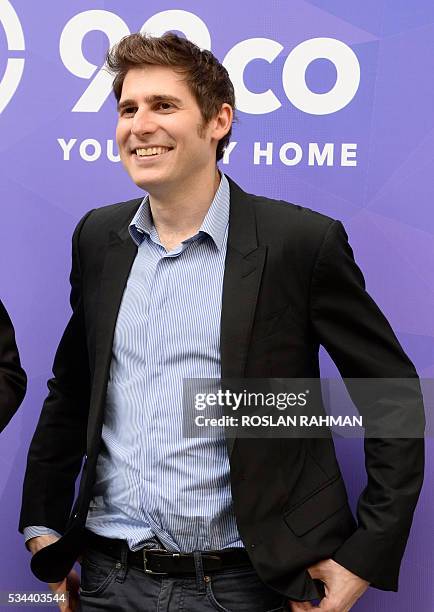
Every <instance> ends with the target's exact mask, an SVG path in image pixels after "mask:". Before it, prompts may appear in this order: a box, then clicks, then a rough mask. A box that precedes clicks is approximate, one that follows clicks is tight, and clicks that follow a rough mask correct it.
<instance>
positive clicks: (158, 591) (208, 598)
mask: <svg viewBox="0 0 434 612" xmlns="http://www.w3.org/2000/svg"><path fill="white" fill-rule="evenodd" d="M126 554H127V551H126V550H125V551H123V558H122V559H121V560H120V561H119V560H116V559H114V558H112V557H109V556H108V555H106V554H104V553H102V552H100V551H96V550H93V549H88V550H87V551H86V552H85V554H84V555H83V560H82V570H81V588H80V606H81V608H80V610H82V612H94V611H95V610H100V611H104V612H110V611H111V612H136V611H137V612H139V611H140V612H142V611H143V612H212V611H214V612H215V610H219V611H220V612H277V611H281V610H288V609H289V608H288V607H287V604H286V598H284V597H283V596H282V595H280V594H279V593H277V592H276V591H273V590H272V589H270V588H268V587H267V586H265V585H264V583H263V582H261V581H260V580H259V578H258V576H257V574H256V572H255V571H254V570H253V569H251V568H243V569H236V570H224V571H219V572H212V573H210V574H209V575H204V571H203V567H202V558H201V556H200V553H194V554H195V565H196V575H195V576H191V577H190V576H188V577H185V576H166V575H164V576H157V575H152V574H146V573H145V572H144V571H142V570H139V569H136V568H132V567H127V565H126Z"/></svg>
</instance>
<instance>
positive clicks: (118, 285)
mask: <svg viewBox="0 0 434 612" xmlns="http://www.w3.org/2000/svg"><path fill="white" fill-rule="evenodd" d="M136 254H137V246H136V245H135V243H134V241H133V240H132V238H131V236H130V235H129V232H128V228H124V229H123V230H122V231H121V232H119V233H118V232H115V231H111V232H110V234H109V242H108V247H107V251H106V256H105V261H104V267H103V272H102V277H101V286H100V291H99V298H98V313H97V316H98V323H97V330H96V345H95V364H96V365H95V374H94V380H93V387H92V398H91V406H92V407H93V410H92V411H91V413H90V415H89V427H88V445H89V444H90V443H92V442H93V441H94V440H95V438H94V435H95V433H94V427H93V426H95V425H96V424H98V423H99V425H100V426H101V424H102V415H103V412H104V411H103V407H104V401H105V395H106V389H107V383H108V377H109V371H110V363H111V357H112V345H113V338H114V331H115V326H116V320H117V317H118V313H119V308H120V305H121V301H122V296H123V293H124V290H125V286H126V283H127V280H128V276H129V273H130V270H131V266H132V264H133V262H134V259H135V257H136Z"/></svg>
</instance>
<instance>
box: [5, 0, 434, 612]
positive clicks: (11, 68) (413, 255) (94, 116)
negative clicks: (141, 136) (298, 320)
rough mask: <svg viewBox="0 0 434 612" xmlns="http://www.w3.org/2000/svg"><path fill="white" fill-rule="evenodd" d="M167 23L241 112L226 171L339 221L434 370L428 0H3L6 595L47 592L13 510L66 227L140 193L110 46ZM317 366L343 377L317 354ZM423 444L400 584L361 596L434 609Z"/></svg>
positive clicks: (424, 366)
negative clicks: (124, 151) (11, 398)
mask: <svg viewBox="0 0 434 612" xmlns="http://www.w3.org/2000/svg"><path fill="white" fill-rule="evenodd" d="M168 30H174V31H177V32H180V33H182V34H183V35H185V36H187V37H188V38H190V39H191V40H192V41H194V42H195V43H197V44H198V45H199V46H200V47H202V48H207V49H211V50H212V52H213V53H214V54H215V55H216V56H217V57H218V58H219V59H220V61H222V62H223V64H224V65H225V66H226V68H227V70H228V71H229V73H230V76H231V79H232V81H233V83H234V86H235V92H236V100H237V109H238V117H239V121H238V122H237V123H236V124H235V125H234V128H233V134H232V141H231V143H230V145H229V147H228V149H227V151H226V154H225V157H224V159H223V160H222V162H220V168H221V170H222V171H223V172H225V173H227V174H228V175H229V176H230V177H232V178H233V179H234V180H235V181H236V182H237V183H238V184H239V185H240V186H241V187H242V188H244V189H245V190H246V191H248V192H250V193H256V194H263V195H266V196H268V197H271V198H276V199H282V200H286V201H289V202H293V203H297V204H301V205H303V206H307V207H309V208H312V209H314V210H317V211H319V212H321V213H325V214H327V215H329V216H331V217H334V218H336V219H340V220H341V221H342V222H343V223H344V225H345V228H346V230H347V233H348V235H349V239H350V243H351V244H352V246H353V249H354V252H355V257H356V260H357V262H358V263H359V265H360V267H361V268H362V270H363V272H364V274H365V278H366V283H367V288H368V291H369V292H370V293H371V295H372V296H373V297H374V299H375V300H376V302H377V303H378V304H379V306H380V307H381V308H382V310H383V312H384V313H385V315H386V316H387V318H388V319H389V321H390V323H391V325H392V327H393V328H394V330H395V332H396V334H397V336H398V338H399V340H400V342H401V343H402V345H403V347H404V349H405V350H406V351H407V352H408V354H409V356H410V357H411V359H412V360H413V361H414V363H415V365H416V367H417V369H418V372H419V374H420V376H421V377H424V378H430V377H433V375H434V332H433V324H432V321H433V312H434V278H433V270H434V248H433V247H434V214H433V201H434V184H433V181H432V157H433V153H432V151H433V149H434V114H433V108H434V81H433V78H432V75H433V57H434V4H433V3H432V1H431V0H419V1H418V2H416V3H411V2H405V1H404V0H395V1H394V2H391V1H390V0H376V1H375V2H374V1H372V0H369V1H365V2H344V1H342V0H310V1H307V0H290V1H288V2H281V1H279V0H274V1H271V2H269V3H268V4H264V3H263V2H259V1H254V2H250V3H249V4H248V5H245V4H243V3H238V4H237V3H233V2H228V1H227V0H221V2H219V3H217V4H209V3H203V2H198V1H193V0H183V1H178V0H174V1H172V2H166V1H165V0H159V1H158V2H157V1H155V0H149V1H148V2H146V3H143V2H133V3H122V2H114V1H104V2H102V1H97V2H90V1H89V0H76V1H75V2H66V1H65V0H60V1H57V2H49V1H48V0H41V1H40V2H35V3H32V2H28V1H26V0H11V1H9V0H0V129H1V139H0V164H1V176H2V180H1V183H0V193H1V199H0V202H1V204H0V206H1V223H0V262H1V265H0V280H1V282H0V287H1V293H0V297H1V299H2V301H3V302H4V304H5V305H6V307H7V309H8V311H9V313H10V315H11V318H12V319H13V322H14V325H15V329H16V335H17V341H18V345H19V349H20V354H21V358H22V363H23V366H24V367H25V369H26V371H27V373H28V376H29V385H28V393H27V396H26V399H25V401H24V403H23V405H22V407H21V408H20V410H19V412H18V413H17V415H16V416H15V417H14V419H13V421H12V422H11V424H10V425H9V427H8V428H7V429H6V430H5V431H4V432H3V434H2V436H1V439H0V458H1V466H2V469H1V472H0V491H1V495H2V497H1V507H2V513H1V515H2V519H1V521H0V533H1V542H2V547H1V549H2V560H1V562H0V566H1V568H2V571H1V573H0V574H1V577H0V590H1V591H2V592H3V593H5V592H14V591H17V592H24V591H40V592H42V591H44V590H46V588H45V585H44V584H43V583H40V582H38V581H37V580H36V579H35V578H34V577H33V576H32V574H31V572H30V569H29V553H28V552H27V550H26V549H25V548H24V544H23V539H22V536H21V535H20V534H18V532H17V523H18V514H19V507H20V500H21V487H22V480H23V474H24V468H25V460H26V454H27V449H28V445H29V442H30V439H31V436H32V434H33V431H34V429H35V425H36V422H37V419H38V416H39V413H40V409H41V406H42V402H43V399H44V397H45V395H46V392H47V390H46V380H47V379H48V378H49V376H50V370H51V365H52V361H53V357H54V353H55V350H56V347H57V344H58V342H59V339H60V336H61V334H62V331H63V328H64V326H65V324H66V322H67V320H68V317H69V304H68V299H69V282H68V275H69V269H70V251H71V235H72V232H73V229H74V227H75V225H76V223H77V222H78V220H79V219H80V218H81V217H82V215H83V214H84V213H85V212H86V211H88V210H90V209H91V208H95V207H99V206H102V205H106V204H110V203H114V202H118V201H122V200H127V199H129V198H133V197H138V196H140V195H141V192H140V190H139V189H138V187H136V186H135V185H134V184H133V183H132V182H131V180H130V179H129V177H128V176H127V174H126V173H125V171H124V169H123V168H122V165H121V163H120V161H119V155H118V151H117V147H116V142H115V127H116V121H117V114H116V104H115V100H114V97H113V94H112V93H111V77H110V75H109V74H108V73H107V71H105V70H104V67H103V64H104V56H105V53H106V50H107V48H108V47H109V46H110V45H112V44H114V43H116V42H117V41H118V40H119V39H120V38H121V37H123V36H125V35H127V34H129V33H130V32H136V31H143V32H149V33H152V34H154V35H161V34H163V33H164V32H166V31H168ZM431 145H433V146H431ZM322 371H323V374H324V375H330V376H331V375H336V370H335V367H334V365H333V363H332V362H331V360H330V358H329V357H328V356H327V355H326V354H325V353H324V354H323V355H322ZM427 446H428V452H427V466H428V467H427V474H426V479H425V485H424V489H423V491H422V495H421V499H420V503H419V505H418V508H417V511H416V515H415V521H414V525H413V529H412V532H411V536H410V540H409V543H408V546H407V550H406V554H405V557H404V561H403V565H402V570H401V578H400V591H399V593H398V594H396V593H384V592H380V591H377V590H373V589H372V590H370V591H369V592H367V594H366V595H365V596H364V597H363V599H362V600H361V601H360V602H359V604H358V605H357V609H358V610H364V611H369V612H373V611H374V610H378V611H380V610H386V609H387V610H389V609H390V610H392V609H393V610H395V612H404V611H405V612H408V610H418V611H422V610H423V611H426V612H428V611H429V610H433V609H434V608H433V604H432V602H433V601H434V593H433V581H432V577H431V568H432V565H433V552H432V550H433V548H434V547H433V546H432V533H433V519H432V493H431V491H432V490H433V484H434V483H433V470H432V462H433V458H434V449H433V445H432V440H431V439H428V440H427ZM337 450H338V455H339V459H340V462H341V466H342V469H343V473H344V477H345V480H346V484H347V488H348V491H349V495H350V499H351V503H352V506H353V508H355V504H356V501H357V497H358V495H359V493H360V491H361V489H362V488H363V487H364V486H365V480H366V478H365V472H364V464H363V445H362V441H361V440H360V439H359V440H356V439H352V440H351V439H347V440H337ZM430 467H431V469H430ZM428 535H429V536H430V537H431V542H428V539H427V536H428ZM373 554H375V551H373ZM24 609H29V608H28V606H25V607H23V610H24ZM47 609H48V608H47Z"/></svg>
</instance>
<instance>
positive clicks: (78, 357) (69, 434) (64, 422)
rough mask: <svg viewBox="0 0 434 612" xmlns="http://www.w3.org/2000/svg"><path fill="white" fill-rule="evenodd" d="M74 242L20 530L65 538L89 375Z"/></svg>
mask: <svg viewBox="0 0 434 612" xmlns="http://www.w3.org/2000/svg"><path fill="white" fill-rule="evenodd" d="M91 212H92V211H90V212H89V213H87V215H85V217H83V219H82V220H81V221H80V222H79V224H78V225H77V227H76V229H75V231H74V235H73V238H72V268H71V274H70V283H71V296H70V303H71V308H72V316H71V318H70V320H69V322H68V324H67V326H66V329H65V331H64V333H63V336H62V339H61V341H60V344H59V346H58V349H57V352H56V355H55V358H54V365H53V378H51V379H50V380H49V381H48V383H47V385H48V389H49V393H48V396H47V398H46V400H45V402H44V404H43V407H42V411H41V415H40V417H39V421H38V424H37V427H36V431H35V433H34V435H33V438H32V441H31V444H30V448H29V453H28V457H27V468H26V473H25V477H24V485H23V498H22V507H21V516H20V523H19V529H20V531H21V532H23V529H24V528H25V527H28V526H31V525H44V526H45V527H48V528H51V529H54V530H55V531H57V532H59V533H63V532H64V530H65V527H66V523H67V520H68V517H69V514H70V511H71V506H72V503H73V499H74V493H75V480H76V478H77V476H78V474H79V472H80V469H81V464H82V460H83V456H84V454H85V450H86V429H87V416H88V410H89V397H90V374H89V361H88V353H87V344H86V327H85V321H84V313H83V300H82V287H81V266H80V249H79V243H80V234H81V232H82V229H83V226H84V224H85V222H86V220H87V217H88V215H89V214H90V213H91Z"/></svg>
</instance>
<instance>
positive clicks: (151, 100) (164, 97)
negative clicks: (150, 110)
mask: <svg viewBox="0 0 434 612" xmlns="http://www.w3.org/2000/svg"><path fill="white" fill-rule="evenodd" d="M143 100H144V101H145V102H146V103H147V104H155V102H162V101H164V102H166V101H168V102H175V103H176V104H182V100H180V98H177V97H176V96H170V95H168V94H154V95H152V96H145V97H144V98H143ZM127 106H137V101H136V100H132V99H129V100H122V101H121V102H119V103H118V111H120V110H122V109H123V108H125V107H127Z"/></svg>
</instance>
